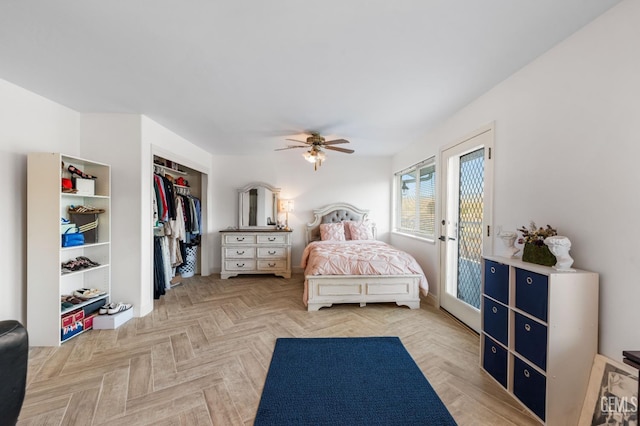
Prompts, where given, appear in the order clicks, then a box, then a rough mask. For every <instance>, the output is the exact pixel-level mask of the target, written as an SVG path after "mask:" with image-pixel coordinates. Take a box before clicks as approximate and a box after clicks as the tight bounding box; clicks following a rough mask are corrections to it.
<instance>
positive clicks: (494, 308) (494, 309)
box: [491, 306, 498, 314]
mask: <svg viewBox="0 0 640 426" xmlns="http://www.w3.org/2000/svg"><path fill="white" fill-rule="evenodd" d="M491 311H492V312H493V313H494V314H497V313H498V308H496V307H495V306H494V307H493V308H491Z"/></svg>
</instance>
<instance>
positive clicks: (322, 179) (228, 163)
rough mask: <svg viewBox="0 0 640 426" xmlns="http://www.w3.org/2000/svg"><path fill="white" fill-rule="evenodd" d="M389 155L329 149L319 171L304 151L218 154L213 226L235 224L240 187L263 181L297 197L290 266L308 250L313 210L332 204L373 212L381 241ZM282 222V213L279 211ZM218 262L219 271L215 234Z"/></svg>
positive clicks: (386, 226) (217, 250) (292, 219)
mask: <svg viewBox="0 0 640 426" xmlns="http://www.w3.org/2000/svg"><path fill="white" fill-rule="evenodd" d="M390 165H391V159H390V158H383V157H357V156H348V155H345V154H342V153H333V152H329V153H328V154H327V160H326V161H325V162H324V163H323V164H322V167H320V168H319V169H318V171H314V170H313V165H312V164H310V163H308V162H306V161H304V159H303V158H302V155H300V153H294V152H290V151H284V152H274V153H273V154H271V155H268V156H215V157H214V159H213V167H212V174H213V179H212V181H213V182H214V186H215V190H214V191H213V192H212V197H213V198H212V200H214V201H213V202H212V208H213V224H214V229H216V230H221V229H225V228H227V227H229V226H236V225H237V222H238V201H237V192H236V189H237V188H241V187H243V186H245V185H247V184H248V183H251V182H256V181H261V182H265V183H268V184H270V185H273V186H275V187H277V188H280V189H281V193H280V197H281V198H282V199H293V200H294V201H295V211H294V212H292V213H289V226H290V227H291V228H293V235H292V244H293V247H292V255H291V257H292V266H293V267H294V268H297V269H294V271H301V270H300V269H299V268H298V267H299V265H300V260H301V257H302V250H303V249H304V238H305V237H304V235H305V225H306V224H307V223H309V222H311V221H313V209H317V208H319V207H323V206H325V205H327V204H330V203H336V202H341V201H342V202H348V203H351V204H353V205H355V206H357V207H360V208H363V209H369V210H370V217H371V219H372V220H373V221H375V222H376V225H377V228H378V235H379V239H381V240H388V239H389V221H390V217H389V213H390V212H389V200H390V196H391V195H390V193H391V183H390V181H389V175H390V173H391V169H390ZM280 219H281V220H283V221H284V214H281V215H280ZM214 244H215V245H214V260H213V261H214V266H215V268H216V271H217V272H219V270H220V235H219V233H218V234H217V235H215V241H214Z"/></svg>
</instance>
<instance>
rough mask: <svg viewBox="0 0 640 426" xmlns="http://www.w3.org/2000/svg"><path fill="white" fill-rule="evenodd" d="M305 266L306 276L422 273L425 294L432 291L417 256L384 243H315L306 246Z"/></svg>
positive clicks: (303, 259) (371, 241) (359, 241)
mask: <svg viewBox="0 0 640 426" xmlns="http://www.w3.org/2000/svg"><path fill="white" fill-rule="evenodd" d="M301 266H302V267H303V268H304V274H305V276H306V275H402V274H420V275H421V276H422V277H421V279H420V289H421V290H422V292H423V294H424V295H426V294H427V293H428V291H429V285H428V283H427V279H426V277H425V276H424V273H423V272H422V268H421V267H420V265H418V262H416V260H415V259H414V258H413V256H411V255H410V254H409V253H405V252H403V251H400V250H398V249H397V248H395V247H393V246H390V245H389V244H386V243H383V242H382V241H376V240H357V241H314V242H312V243H309V245H307V247H305V249H304V252H303V253H302V265H301ZM305 287H306V282H305Z"/></svg>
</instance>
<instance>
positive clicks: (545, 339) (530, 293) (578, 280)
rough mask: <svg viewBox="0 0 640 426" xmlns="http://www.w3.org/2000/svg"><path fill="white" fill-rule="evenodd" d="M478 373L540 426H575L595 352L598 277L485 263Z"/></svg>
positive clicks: (494, 259) (510, 262) (490, 259)
mask: <svg viewBox="0 0 640 426" xmlns="http://www.w3.org/2000/svg"><path fill="white" fill-rule="evenodd" d="M482 276H483V283H482V306H481V310H482V312H481V318H482V327H481V328H482V330H481V336H480V366H481V368H482V369H483V370H484V371H485V372H486V373H487V374H488V375H489V376H491V377H492V378H493V379H494V380H496V381H497V382H498V383H500V385H501V386H503V387H504V388H505V389H506V390H507V392H509V393H510V394H511V395H512V396H513V397H514V398H515V399H516V400H518V401H519V402H520V403H521V404H522V405H523V406H524V407H526V408H527V409H528V410H529V411H530V413H531V414H532V415H533V416H534V417H535V418H537V419H538V420H539V421H540V422H541V423H544V424H547V425H567V424H578V420H579V418H580V411H581V409H582V404H583V402H584V398H585V395H586V392H587V387H588V384H589V375H590V373H591V366H592V364H593V359H594V357H595V355H596V353H597V347H598V285H599V283H598V281H599V278H598V274H597V273H595V272H589V271H583V270H575V271H573V272H568V271H557V270H555V269H554V268H552V267H547V266H541V265H536V264H533V263H527V262H523V261H522V260H521V259H516V258H504V257H499V256H485V257H484V260H483V274H482Z"/></svg>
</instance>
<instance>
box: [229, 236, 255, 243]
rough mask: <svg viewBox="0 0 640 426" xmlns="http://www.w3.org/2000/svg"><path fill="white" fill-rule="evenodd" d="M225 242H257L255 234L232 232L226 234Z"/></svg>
mask: <svg viewBox="0 0 640 426" xmlns="http://www.w3.org/2000/svg"><path fill="white" fill-rule="evenodd" d="M224 242H225V244H255V243H256V236H255V235H243V234H231V235H226V234H225V236H224Z"/></svg>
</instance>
